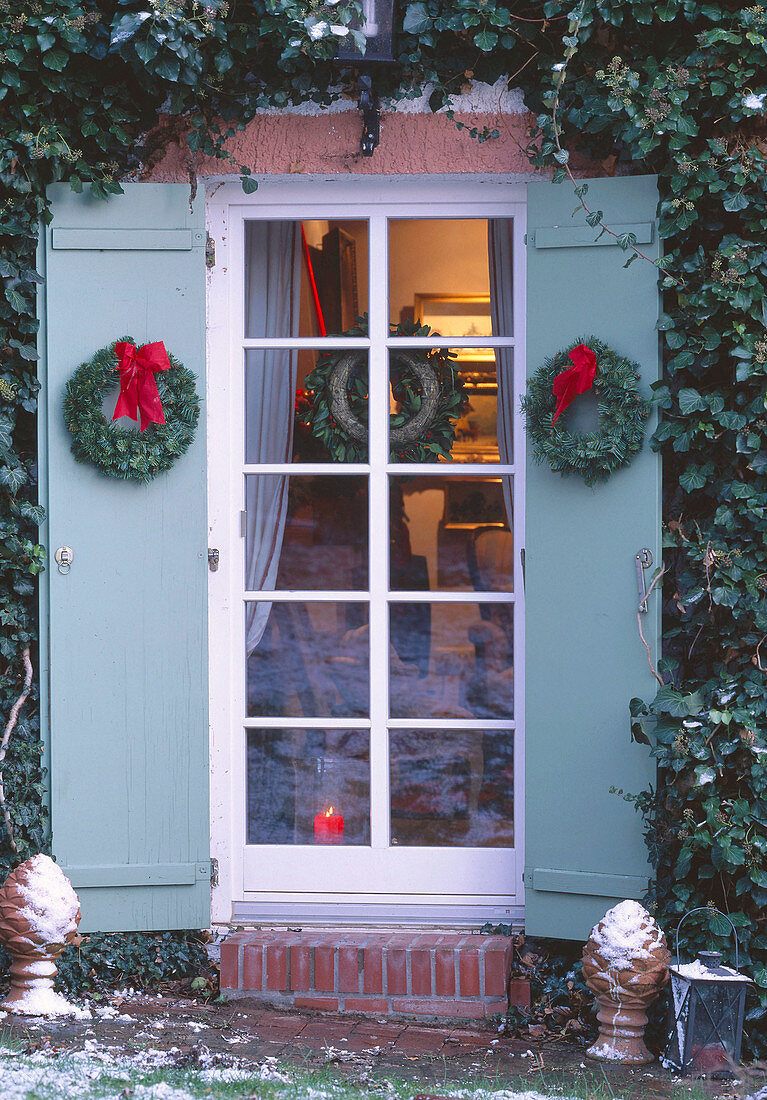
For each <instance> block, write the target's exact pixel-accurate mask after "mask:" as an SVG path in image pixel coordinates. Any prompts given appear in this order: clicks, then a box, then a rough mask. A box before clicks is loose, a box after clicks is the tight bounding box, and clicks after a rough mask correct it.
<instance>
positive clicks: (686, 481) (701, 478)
mask: <svg viewBox="0 0 767 1100" xmlns="http://www.w3.org/2000/svg"><path fill="white" fill-rule="evenodd" d="M679 484H680V485H681V487H682V488H683V489H684V491H685V492H686V493H692V492H694V490H695V489H702V488H703V486H704V485H705V484H706V477H705V475H704V474H702V473H701V471H700V470H699V469H698V467H697V466H689V467H688V468H687V469H686V470H685V471H684V473H683V474H681V475H680V478H679Z"/></svg>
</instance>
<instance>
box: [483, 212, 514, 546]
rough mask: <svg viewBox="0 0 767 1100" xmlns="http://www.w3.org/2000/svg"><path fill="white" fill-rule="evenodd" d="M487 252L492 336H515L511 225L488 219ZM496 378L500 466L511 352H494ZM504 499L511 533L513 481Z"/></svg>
mask: <svg viewBox="0 0 767 1100" xmlns="http://www.w3.org/2000/svg"><path fill="white" fill-rule="evenodd" d="M487 249H488V256H489V261H490V316H491V320H492V324H493V336H513V334H514V294H513V288H514V271H513V267H512V260H513V255H512V250H511V223H510V222H508V221H507V220H505V219H500V218H496V219H491V220H490V221H489V222H488V223H487ZM495 363H496V371H497V377H498V448H499V450H500V453H501V462H502V463H504V464H505V465H506V464H508V465H509V466H511V465H512V464H513V462H514V349H513V348H496V349H495ZM503 499H504V503H505V505H506V517H507V519H508V521H509V530H511V531H513V530H514V523H513V504H512V479H511V478H510V477H504V478H503Z"/></svg>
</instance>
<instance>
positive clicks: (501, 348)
mask: <svg viewBox="0 0 767 1100" xmlns="http://www.w3.org/2000/svg"><path fill="white" fill-rule="evenodd" d="M209 215H210V233H211V236H212V237H213V238H214V240H215V245H216V264H215V267H214V268H213V270H212V273H211V286H210V360H211V361H210V370H209V378H210V383H209V386H210V389H209V395H208V405H209V452H210V518H211V545H212V546H213V547H214V548H216V549H218V550H219V567H218V569H217V571H216V572H212V573H211V575H210V580H211V583H210V615H211V680H212V687H211V693H212V696H211V720H212V743H213V759H212V765H213V778H212V794H213V798H212V803H213V828H212V833H213V844H214V852H215V853H216V854H217V857H218V859H219V864H220V867H221V874H220V885H219V887H218V890H217V892H216V895H214V896H215V897H216V899H217V900H216V901H215V912H214V919H217V920H220V921H224V922H228V921H229V920H231V919H239V920H247V919H258V918H259V916H260V917H261V918H263V919H267V918H269V917H273V918H275V919H277V918H279V917H280V915H284V916H285V917H287V918H288V919H291V917H292V919H296V918H297V917H298V916H299V915H302V919H304V920H306V919H311V917H312V916H316V918H317V919H322V918H323V915H325V916H329V915H330V914H331V912H332V913H333V914H334V915H335V916H337V915H338V914H339V913H340V914H342V915H344V916H345V918H346V919H349V920H362V921H364V920H367V919H369V920H380V919H381V918H382V917H383V916H385V914H386V913H387V912H390V913H392V914H393V913H394V912H395V910H396V913H397V915H398V919H401V918H402V916H403V914H405V915H407V914H410V916H411V917H412V919H413V920H419V921H420V922H429V921H433V922H435V923H436V922H440V923H444V922H445V921H449V920H450V919H451V914H453V916H455V915H457V914H460V915H462V916H463V917H465V916H466V915H470V914H475V915H476V916H477V917H478V918H479V916H480V915H481V916H482V918H483V919H484V918H486V917H487V916H498V917H500V916H504V915H508V914H510V913H511V912H512V911H516V910H518V908H519V906H521V902H522V894H521V867H522V850H521V846H522V842H523V827H524V822H523V820H522V804H523V800H522V782H523V775H524V772H523V744H524V742H523V716H524V676H523V631H524V583H523V574H522V557H521V555H520V550H521V548H522V547H523V545H524V539H523V523H524V441H523V436H522V432H521V429H520V425H519V423H518V420H519V395H520V393H521V392H522V385H523V378H524V344H523V341H524V294H523V289H522V288H523V287H524V270H523V263H524V255H523V233H524V224H523V223H524V205H523V203H522V201H521V195H520V188H519V186H518V185H509V184H506V185H503V184H494V183H493V184H489V183H480V182H476V183H471V182H466V181H460V182H453V181H441V182H438V181H430V180H424V181H422V182H415V181H407V182H402V181H388V182H385V183H384V182H381V181H370V180H366V181H362V180H355V181H325V180H323V181H316V182H314V183H311V182H310V181H301V182H300V183H299V184H295V183H293V182H292V181H286V182H284V183H282V184H280V183H279V182H277V181H275V182H273V183H271V184H267V185H264V186H263V187H262V188H261V189H259V191H258V192H257V194H256V195H255V196H254V197H253V198H252V199H250V200H246V199H245V197H244V196H243V195H242V194H241V193H237V192H236V191H235V190H234V188H233V186H232V185H226V186H225V187H224V188H222V189H221V190H220V191H219V192H218V193H217V194H216V196H215V198H214V201H213V203H212V204H211V205H210V209H209Z"/></svg>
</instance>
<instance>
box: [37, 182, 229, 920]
mask: <svg viewBox="0 0 767 1100" xmlns="http://www.w3.org/2000/svg"><path fill="white" fill-rule="evenodd" d="M50 198H51V203H52V211H53V221H52V223H51V225H49V226H48V227H47V228H46V229H45V243H44V262H45V272H44V273H45V279H46V281H45V287H44V292H43V295H42V304H43V310H42V317H43V328H42V332H41V340H40V343H41V354H42V370H43V390H42V393H41V438H40V451H41V453H40V459H41V461H40V470H41V492H42V499H43V503H44V504H45V506H46V508H47V512H48V537H47V545H48V549H49V555H50V557H49V564H48V570H47V573H46V574H45V575H44V577H43V584H42V588H43V592H42V612H43V625H44V630H43V637H44V638H45V627H46V626H47V645H44V646H43V663H45V661H46V658H47V661H48V663H49V668H50V679H49V684H48V686H49V699H50V705H49V716H50V729H49V734H48V736H49V743H50V775H51V816H52V825H53V851H54V854H55V856H56V858H57V859H58V861H59V863H60V864H61V866H62V867H63V869H64V870H65V871H66V872H67V874H68V875H69V876H70V877H71V879H72V882H73V884H74V886H75V888H76V889H77V892H78V894H79V895H80V899H81V903H82V910H83V921H82V925H81V930H101V931H110V930H123V931H128V930H149V929H164V928H168V929H170V928H199V927H207V926H208V924H209V922H210V860H209V854H210V849H209V817H208V786H209V785H208V695H207V627H206V623H207V605H206V578H207V564H206V557H207V547H206V481H205V416H204V410H203V415H202V416H201V419H200V426H199V429H198V434H197V438H196V439H195V442H194V443H193V445H192V447H191V448H190V450H189V451H188V452H187V453H186V454H185V455H184V456H183V457H181V458H180V459H179V460H178V461H177V463H176V465H175V466H174V467H173V468H172V469H171V470H170V471H169V472H167V473H164V474H161V475H160V476H159V477H157V478H156V479H155V480H154V481H152V482H151V483H150V484H148V485H139V484H137V483H135V482H123V481H117V480H115V479H112V478H107V477H104V476H103V475H102V474H101V473H99V472H98V470H96V469H95V468H94V467H92V466H88V465H81V464H78V463H76V462H75V460H74V458H73V457H72V454H71V452H70V442H71V440H70V436H69V433H68V432H67V429H66V427H65V426H64V422H63V418H62V398H63V393H64V386H65V384H66V381H67V379H68V378H69V377H70V376H71V374H72V372H73V371H74V370H75V369H76V367H77V366H78V365H79V364H80V363H82V362H83V361H84V360H86V359H89V358H90V357H91V356H92V355H93V354H94V352H95V351H97V350H98V349H99V348H102V347H104V346H105V345H107V344H109V343H110V342H111V341H113V340H115V339H118V338H119V337H121V336H124V335H130V336H132V337H133V338H134V339H135V340H136V342H137V343H139V344H142V343H146V342H148V341H155V340H162V341H164V343H165V345H166V347H167V348H168V350H169V351H170V352H172V353H173V354H174V355H175V356H176V357H177V358H178V359H179V360H180V361H181V362H182V363H184V365H185V366H187V367H188V368H189V369H190V370H192V371H193V372H194V373H195V374H196V375H197V377H198V392H199V394H200V397H201V398H202V399H203V400H204V396H205V216H204V199H203V197H202V194H201V193H198V196H197V198H196V200H195V202H194V210H193V212H190V207H189V187H188V186H182V185H175V184H173V185H171V184H144V183H135V184H126V185H125V194H124V195H119V196H114V197H112V198H110V199H109V200H108V201H106V202H104V201H102V200H96V199H94V198H92V197H91V196H90V195H89V194H88V193H87V191H86V193H85V194H82V195H75V194H73V193H72V192H71V191H70V189H69V188H68V187H67V186H63V185H62V186H59V185H56V186H54V187H52V188H51V190H50ZM111 400H112V402H114V396H113V397H112V399H111ZM59 546H69V547H71V549H72V551H73V553H74V560H73V563H72V567H71V570H70V572H69V573H68V574H67V575H62V574H61V573H60V572H59V571H58V569H57V567H56V564H55V562H54V561H53V555H54V553H55V551H56V549H57V547H59Z"/></svg>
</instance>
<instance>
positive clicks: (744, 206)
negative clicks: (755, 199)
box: [724, 191, 750, 214]
mask: <svg viewBox="0 0 767 1100" xmlns="http://www.w3.org/2000/svg"><path fill="white" fill-rule="evenodd" d="M749 206H750V203H749V201H748V199H747V198H746V196H745V195H744V194H743V192H742V191H735V192H734V194H731V195H728V196H727V197H726V198H725V200H724V208H725V210H729V212H730V213H731V214H736V213H737V212H738V211H739V210H748V208H749Z"/></svg>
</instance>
